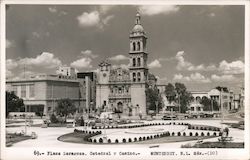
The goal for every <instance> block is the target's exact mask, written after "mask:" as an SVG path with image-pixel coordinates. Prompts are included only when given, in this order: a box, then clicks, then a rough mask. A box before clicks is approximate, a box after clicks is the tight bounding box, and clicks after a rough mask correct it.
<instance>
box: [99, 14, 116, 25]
mask: <svg viewBox="0 0 250 160" xmlns="http://www.w3.org/2000/svg"><path fill="white" fill-rule="evenodd" d="M113 18H114V15H109V16H107V17H105V18H104V19H103V20H102V22H103V24H104V25H108V23H109V21H110V20H111V19H113Z"/></svg>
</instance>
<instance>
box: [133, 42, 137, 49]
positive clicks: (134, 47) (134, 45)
mask: <svg viewBox="0 0 250 160" xmlns="http://www.w3.org/2000/svg"><path fill="white" fill-rule="evenodd" d="M135 50H136V44H135V42H133V51H135Z"/></svg>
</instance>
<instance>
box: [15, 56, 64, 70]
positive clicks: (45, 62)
mask: <svg viewBox="0 0 250 160" xmlns="http://www.w3.org/2000/svg"><path fill="white" fill-rule="evenodd" d="M18 64H20V65H26V66H27V67H43V68H57V67H58V66H60V65H62V62H61V60H60V59H59V58H57V57H54V54H53V53H49V52H43V53H42V54H40V55H38V56H37V57H36V58H23V59H20V60H19V61H18Z"/></svg>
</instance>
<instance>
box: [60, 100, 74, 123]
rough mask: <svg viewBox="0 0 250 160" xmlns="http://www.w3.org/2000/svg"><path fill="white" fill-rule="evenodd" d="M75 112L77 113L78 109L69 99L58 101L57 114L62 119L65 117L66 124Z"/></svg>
mask: <svg viewBox="0 0 250 160" xmlns="http://www.w3.org/2000/svg"><path fill="white" fill-rule="evenodd" d="M75 112H76V107H75V105H74V104H73V102H72V101H71V100H70V99H69V98H66V99H61V100H59V101H58V106H57V107H56V113H57V114H58V115H60V116H62V117H65V120H64V122H66V119H67V116H68V115H69V114H74V113H75Z"/></svg>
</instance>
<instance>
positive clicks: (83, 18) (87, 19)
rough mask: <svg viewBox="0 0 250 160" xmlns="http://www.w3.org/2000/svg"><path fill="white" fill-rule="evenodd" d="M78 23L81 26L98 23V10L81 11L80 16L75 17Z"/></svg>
mask: <svg viewBox="0 0 250 160" xmlns="http://www.w3.org/2000/svg"><path fill="white" fill-rule="evenodd" d="M77 20H78V22H79V25H80V26H81V27H92V26H96V25H99V23H100V15H99V12H98V11H93V12H90V13H88V12H83V13H82V14H81V15H80V16H78V17H77Z"/></svg>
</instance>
